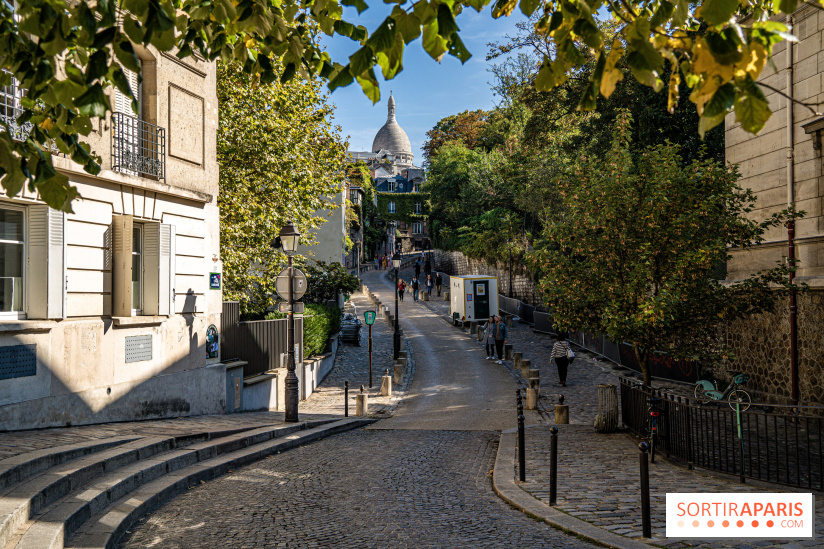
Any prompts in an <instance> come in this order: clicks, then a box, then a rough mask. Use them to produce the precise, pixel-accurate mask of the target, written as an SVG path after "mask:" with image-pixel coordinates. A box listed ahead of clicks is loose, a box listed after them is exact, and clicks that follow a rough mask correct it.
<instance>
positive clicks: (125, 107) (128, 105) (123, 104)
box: [114, 67, 143, 118]
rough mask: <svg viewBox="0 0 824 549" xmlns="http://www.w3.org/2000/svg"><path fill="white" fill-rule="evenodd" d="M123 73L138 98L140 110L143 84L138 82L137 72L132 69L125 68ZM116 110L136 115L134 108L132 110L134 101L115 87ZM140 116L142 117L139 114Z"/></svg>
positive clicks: (139, 109)
mask: <svg viewBox="0 0 824 549" xmlns="http://www.w3.org/2000/svg"><path fill="white" fill-rule="evenodd" d="M123 73H124V74H125V75H126V80H128V81H129V87H130V88H131V90H132V93H133V94H135V97H136V98H137V103H138V105H140V106H141V108H138V112H140V111H141V110H142V103H141V102H142V100H143V97H142V96H143V94H142V93H141V92H142V90H141V85H140V84H139V83H138V79H137V73H136V72H134V71H130V70H129V69H127V68H125V67H124V68H123ZM114 111H115V112H119V113H123V114H127V115H129V116H135V112H134V110H132V101H131V99H129V98H128V97H127V96H126V95H125V94H124V93H123V92H121V91H120V90H119V89H118V88H115V89H114ZM138 118H142V117H140V116H138Z"/></svg>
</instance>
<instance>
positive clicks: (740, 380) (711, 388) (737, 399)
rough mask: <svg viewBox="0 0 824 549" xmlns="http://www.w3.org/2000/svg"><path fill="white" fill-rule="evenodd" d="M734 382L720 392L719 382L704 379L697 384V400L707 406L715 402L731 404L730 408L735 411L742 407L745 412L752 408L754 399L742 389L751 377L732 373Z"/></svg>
mask: <svg viewBox="0 0 824 549" xmlns="http://www.w3.org/2000/svg"><path fill="white" fill-rule="evenodd" d="M728 372H729V373H731V374H732V376H733V377H732V382H730V384H729V385H728V386H727V388H726V389H724V390H723V391H719V390H718V382H717V381H707V380H705V379H702V380H700V381H698V383H696V384H695V398H696V399H697V400H698V401H699V402H700V403H701V404H706V403H707V402H709V401H711V400H713V401H716V402H720V401H722V400H725V401H727V403H729V405H730V408H732V409H733V410H735V408H736V406H739V405H740V406H741V411H742V412H744V411H746V410H748V409H749V408H750V405H751V404H752V398H751V397H750V394H749V393H748V392H747V391H745V390H744V389H742V387H743V386H744V384H745V383H747V381H749V379H750V376H748V375H747V374H742V373H741V372H731V371H729V370H728Z"/></svg>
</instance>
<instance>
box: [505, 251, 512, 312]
mask: <svg viewBox="0 0 824 549" xmlns="http://www.w3.org/2000/svg"><path fill="white" fill-rule="evenodd" d="M506 241H507V243H509V298H510V299H512V239H511V238H507V239H506Z"/></svg>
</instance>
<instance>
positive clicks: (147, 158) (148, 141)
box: [112, 112, 166, 179]
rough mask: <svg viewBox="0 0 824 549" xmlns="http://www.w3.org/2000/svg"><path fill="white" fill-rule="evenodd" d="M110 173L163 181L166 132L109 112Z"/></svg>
mask: <svg viewBox="0 0 824 549" xmlns="http://www.w3.org/2000/svg"><path fill="white" fill-rule="evenodd" d="M112 170H114V171H116V172H121V173H128V174H131V175H140V176H150V177H156V178H158V179H165V178H166V129H165V128H161V127H160V126H155V125H154V124H149V123H148V122H145V121H143V120H140V119H139V118H136V117H134V116H129V115H126V114H123V113H119V112H116V113H112Z"/></svg>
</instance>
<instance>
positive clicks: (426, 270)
mask: <svg viewBox="0 0 824 549" xmlns="http://www.w3.org/2000/svg"><path fill="white" fill-rule="evenodd" d="M423 272H424V273H426V274H427V275H429V274H430V273H432V261H430V260H429V256H427V257H426V263H424V265H423Z"/></svg>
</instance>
